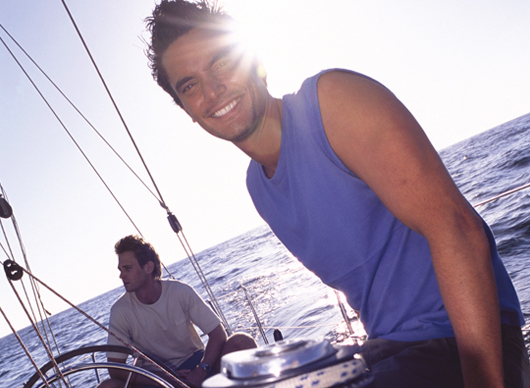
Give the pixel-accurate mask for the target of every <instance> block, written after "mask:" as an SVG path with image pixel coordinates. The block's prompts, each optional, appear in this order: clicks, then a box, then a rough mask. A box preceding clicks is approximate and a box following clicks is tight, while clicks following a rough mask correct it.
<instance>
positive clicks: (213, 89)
mask: <svg viewBox="0 0 530 388" xmlns="http://www.w3.org/2000/svg"><path fill="white" fill-rule="evenodd" d="M225 91H226V86H225V84H224V83H223V82H222V81H221V80H219V79H217V78H214V77H210V78H208V79H207V80H206V81H204V83H203V92H204V97H205V98H206V100H207V101H215V100H217V99H218V98H219V97H220V96H221V94H223V93H224V92H225Z"/></svg>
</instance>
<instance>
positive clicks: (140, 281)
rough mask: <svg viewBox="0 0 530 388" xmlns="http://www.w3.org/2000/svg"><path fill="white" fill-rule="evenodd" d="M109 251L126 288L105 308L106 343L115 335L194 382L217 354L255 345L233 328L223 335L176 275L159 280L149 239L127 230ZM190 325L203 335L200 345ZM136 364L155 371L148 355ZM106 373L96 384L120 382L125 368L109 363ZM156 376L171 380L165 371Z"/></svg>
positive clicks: (108, 387)
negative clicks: (107, 321)
mask: <svg viewBox="0 0 530 388" xmlns="http://www.w3.org/2000/svg"><path fill="white" fill-rule="evenodd" d="M115 252H116V254H117V255H118V269H119V271H120V278H121V279H122V281H123V285H124V287H125V290H126V291H127V292H126V293H125V294H124V295H122V296H121V297H120V298H119V299H118V300H117V301H116V302H115V303H114V305H113V306H112V308H111V313H110V324H109V331H110V332H111V333H112V334H110V335H109V338H108V344H109V345H123V344H122V343H121V342H120V341H119V340H118V339H117V338H116V337H118V338H120V339H122V340H124V341H125V342H126V343H128V344H130V345H133V346H134V347H135V348H137V349H139V350H140V351H142V352H143V353H145V354H146V355H147V356H149V357H152V358H154V359H156V360H160V361H162V362H163V363H164V364H165V365H166V366H168V367H170V368H171V369H172V370H173V371H175V374H176V375H177V376H178V377H179V378H180V379H181V380H182V381H184V382H185V383H186V384H188V385H190V386H194V387H199V386H200V385H201V383H202V382H203V381H204V380H205V379H206V377H208V376H209V375H211V374H213V373H216V372H218V370H219V365H218V362H219V360H220V358H221V356H222V355H223V354H226V353H230V352H232V351H236V350H242V349H248V348H252V347H256V343H255V341H254V340H253V339H252V338H251V337H250V336H247V335H246V334H241V333H238V334H234V335H233V336H231V337H230V338H229V339H227V336H226V332H225V329H224V328H223V326H222V325H221V322H220V320H219V318H218V317H217V315H216V314H215V313H214V312H213V311H212V310H211V308H210V307H209V306H208V305H207V304H206V303H205V302H204V301H203V300H202V298H201V297H200V296H199V295H198V294H197V293H196V292H195V290H194V289H193V288H192V287H190V286H189V285H187V284H185V283H182V282H179V281H172V280H161V279H160V276H161V267H160V258H159V257H158V254H157V253H156V251H155V250H154V248H153V247H152V246H151V244H149V243H148V242H146V241H144V240H143V239H142V238H140V237H137V236H127V237H124V238H122V239H121V240H120V241H118V242H117V243H116V245H115ZM194 325H195V326H197V327H199V328H200V329H201V330H202V331H203V332H204V333H206V334H207V335H208V343H207V345H206V348H204V345H203V343H202V341H201V339H200V337H199V335H198V333H197V331H196V329H195V327H194ZM107 357H108V360H109V361H110V362H125V360H126V355H125V354H121V353H108V355H107ZM138 366H140V367H143V368H145V369H148V370H151V371H152V372H154V373H157V374H160V372H159V371H160V370H159V369H158V368H157V367H156V366H153V365H151V363H150V362H148V361H141V362H140V364H139V365H138ZM109 374H110V377H111V378H110V379H108V380H105V381H103V382H102V383H101V384H100V385H99V388H118V387H119V388H121V387H123V386H124V382H125V380H126V379H127V376H128V372H125V371H120V370H116V369H109ZM162 377H163V378H164V379H166V380H168V381H169V380H171V378H169V377H168V375H167V374H162ZM169 382H173V383H175V381H169ZM131 383H132V384H133V385H132V387H144V386H149V384H151V385H152V384H153V382H152V381H151V380H149V379H147V378H144V377H142V376H140V375H133V378H132V381H131ZM130 386H131V385H130Z"/></svg>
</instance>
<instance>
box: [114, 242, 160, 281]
mask: <svg viewBox="0 0 530 388" xmlns="http://www.w3.org/2000/svg"><path fill="white" fill-rule="evenodd" d="M114 251H115V252H116V254H117V255H119V254H120V253H123V252H129V251H130V252H133V253H134V257H136V260H138V264H140V267H143V266H144V265H146V264H147V263H148V262H150V261H152V262H153V264H154V265H155V268H154V269H153V276H154V278H155V280H160V277H161V276H162V269H161V265H160V257H158V253H156V251H155V248H153V246H152V245H151V244H149V243H148V242H147V241H145V240H144V239H143V238H141V237H139V236H133V235H130V236H125V237H124V238H122V239H121V240H120V241H118V242H117V243H116V245H114Z"/></svg>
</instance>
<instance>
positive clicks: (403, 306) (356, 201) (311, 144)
mask: <svg viewBox="0 0 530 388" xmlns="http://www.w3.org/2000/svg"><path fill="white" fill-rule="evenodd" d="M328 71H329V70H328ZM321 74H323V73H320V74H317V75H316V76H314V77H312V78H309V79H307V80H306V81H305V82H304V83H303V85H302V87H301V89H300V91H299V92H298V93H296V94H291V95H286V96H284V97H283V99H282V140H281V150H280V158H279V161H278V167H277V170H276V173H275V175H274V176H273V177H272V178H271V179H268V178H267V177H266V175H265V174H264V172H263V168H262V166H261V165H260V164H258V163H257V162H255V161H251V163H250V165H249V168H248V171H247V187H248V191H249V193H250V195H251V197H252V200H253V201H254V205H255V206H256V209H257V210H258V212H259V214H260V215H261V216H262V217H263V219H264V220H265V221H266V222H267V223H268V224H269V226H270V227H271V229H272V230H273V232H274V233H275V234H276V236H277V237H278V238H279V239H280V241H282V243H283V244H284V245H285V246H286V247H287V248H288V249H289V250H290V251H291V253H292V254H293V255H294V256H295V257H296V258H298V260H300V261H301V262H302V263H303V264H304V266H306V267H307V268H308V269H309V270H310V271H312V272H314V273H315V274H316V275H317V276H318V277H320V279H321V280H322V281H323V282H324V283H325V284H327V285H329V286H330V287H333V288H335V289H338V290H340V291H342V292H344V294H345V295H346V298H347V300H348V303H349V304H350V306H352V308H354V309H355V310H358V311H359V312H360V317H361V322H362V323H363V325H364V329H365V330H366V332H367V333H368V335H369V337H370V338H377V337H382V338H386V339H390V340H397V341H419V340H426V339H432V338H442V337H452V336H454V332H453V329H452V326H451V323H450V322H449V318H448V316H447V312H446V311H445V308H444V305H443V302H442V299H441V296H440V291H439V289H438V284H437V281H436V278H435V274H434V269H433V266H432V261H431V255H430V250H429V245H428V243H427V240H426V239H425V238H424V237H423V236H421V235H420V234H418V233H416V232H414V231H412V230H411V229H409V228H408V227H406V226H405V225H404V224H402V223H401V222H400V221H399V220H398V219H396V218H395V217H394V216H393V215H392V214H391V213H390V211H389V210H388V209H387V208H386V207H385V206H384V205H383V204H382V202H381V201H380V200H379V198H378V197H377V196H376V195H375V193H374V192H373V191H372V190H371V189H370V188H369V187H368V186H367V185H366V184H365V183H364V182H363V181H362V180H361V179H359V178H358V177H357V176H356V175H355V174H354V173H352V172H351V171H350V170H349V169H348V168H347V167H346V166H345V165H344V164H343V163H342V162H341V161H340V160H339V158H338V157H337V156H336V155H335V152H334V151H333V149H332V148H331V146H330V144H329V142H328V140H327V137H326V134H325V132H324V127H323V125H322V118H321V115H320V108H319V105H318V96H317V81H318V78H319V76H320V75H321ZM484 226H485V229H486V232H487V234H488V239H489V241H490V247H491V254H492V260H493V267H494V271H495V276H496V282H497V288H498V290H499V299H500V304H501V311H502V322H503V323H508V324H511V325H522V324H523V323H524V320H523V316H522V313H521V309H520V306H519V300H518V298H517V295H516V293H515V290H514V288H513V285H512V282H511V280H510V278H509V276H508V273H507V272H506V269H505V268H504V265H503V264H502V261H501V260H500V258H499V255H498V253H497V248H496V245H495V241H494V238H493V235H492V233H491V231H490V229H489V227H488V226H487V225H486V224H484Z"/></svg>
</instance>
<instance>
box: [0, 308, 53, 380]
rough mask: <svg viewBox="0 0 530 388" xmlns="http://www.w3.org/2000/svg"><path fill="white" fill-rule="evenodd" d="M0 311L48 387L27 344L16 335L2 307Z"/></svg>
mask: <svg viewBox="0 0 530 388" xmlns="http://www.w3.org/2000/svg"><path fill="white" fill-rule="evenodd" d="M0 312H1V313H2V315H3V316H4V319H5V321H6V322H7V324H8V326H9V327H10V328H11V331H12V332H13V335H14V336H15V337H16V339H17V340H18V342H19V344H20V346H21V347H22V349H24V352H25V353H26V355H27V356H28V358H29V360H30V361H31V363H32V364H33V367H34V368H35V369H36V370H37V373H39V375H40V377H41V379H42V380H43V381H44V383H45V384H46V387H48V388H50V385H49V384H48V382H47V381H46V378H45V376H44V374H43V373H42V372H41V370H40V368H39V366H38V365H37V363H36V362H35V360H34V359H33V357H32V356H31V353H30V352H29V350H28V348H27V346H26V345H25V344H24V341H22V338H20V336H19V335H18V333H17V331H16V330H15V328H14V327H13V325H12V324H11V321H10V320H9V319H8V318H7V315H6V314H5V313H4V310H2V307H0Z"/></svg>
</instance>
